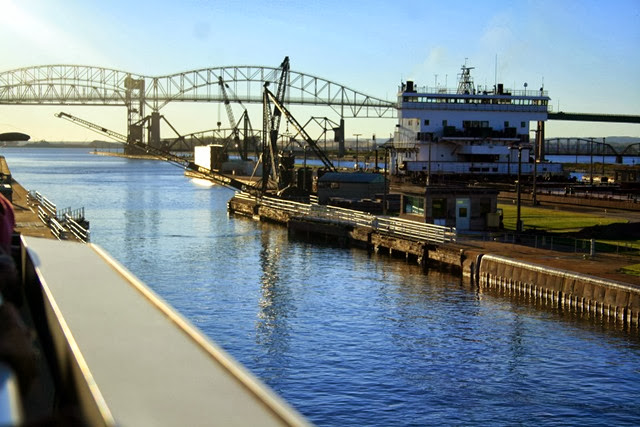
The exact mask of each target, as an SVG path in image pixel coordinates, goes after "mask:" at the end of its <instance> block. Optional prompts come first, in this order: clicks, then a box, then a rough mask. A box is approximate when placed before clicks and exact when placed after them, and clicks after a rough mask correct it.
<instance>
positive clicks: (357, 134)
mask: <svg viewBox="0 0 640 427" xmlns="http://www.w3.org/2000/svg"><path fill="white" fill-rule="evenodd" d="M360 135H362V134H361V133H354V134H353V136H355V137H356V169H360V164H359V163H358V137H360Z"/></svg>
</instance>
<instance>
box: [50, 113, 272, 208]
mask: <svg viewBox="0 0 640 427" xmlns="http://www.w3.org/2000/svg"><path fill="white" fill-rule="evenodd" d="M55 116H56V117H59V118H61V119H65V120H67V121H70V122H71V123H75V124H77V125H80V126H82V127H84V128H86V129H90V130H92V131H94V132H98V133H101V134H103V135H107V136H108V137H110V138H111V139H113V140H115V141H118V142H120V143H122V144H124V145H126V146H130V147H135V149H136V150H137V151H140V152H144V153H145V154H148V155H151V156H154V157H157V158H158V159H161V160H164V161H166V162H169V163H171V164H173V165H176V166H179V167H181V168H183V169H186V170H189V171H191V172H194V173H196V174H197V175H199V176H200V177H202V178H204V179H208V180H211V181H213V182H215V183H217V184H220V185H223V186H225V187H228V188H231V189H233V190H240V191H244V192H247V193H250V194H252V195H254V196H260V195H261V193H260V191H259V190H258V188H256V187H254V186H252V185H249V184H246V183H244V182H242V181H240V180H238V179H236V178H233V177H230V176H227V175H225V174H222V173H220V172H218V171H216V170H213V169H207V168H205V167H202V166H198V165H197V164H195V163H194V162H192V161H190V160H187V159H184V158H182V157H180V156H176V155H175V154H172V153H170V152H169V151H164V150H162V149H160V148H156V147H152V146H150V145H147V144H135V143H132V142H129V141H128V140H127V137H126V135H123V134H121V133H118V132H115V131H112V130H110V129H107V128H105V127H102V126H100V125H97V124H95V123H91V122H89V121H87V120H84V119H81V118H79V117H76V116H73V115H71V114H68V113H64V112H60V113H57V114H55Z"/></svg>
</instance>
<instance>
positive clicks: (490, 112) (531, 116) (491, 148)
mask: <svg viewBox="0 0 640 427" xmlns="http://www.w3.org/2000/svg"><path fill="white" fill-rule="evenodd" d="M471 70H473V67H467V66H466V64H465V65H463V66H462V70H461V73H460V75H459V76H458V86H457V88H456V89H447V88H444V87H435V88H433V87H431V88H429V87H418V86H417V85H416V84H415V82H413V81H407V82H406V83H403V84H402V85H401V87H400V89H399V93H398V124H397V125H396V130H395V135H394V140H393V147H394V153H393V154H392V163H391V169H392V171H393V172H394V173H396V174H406V175H412V176H414V177H416V176H417V177H425V178H426V177H427V176H428V177H429V178H431V177H437V176H439V175H452V174H456V175H459V176H461V177H466V176H469V175H472V176H474V177H479V176H487V175H489V176H496V177H497V176H500V175H502V176H505V175H506V176H508V175H514V174H517V172H518V156H519V155H520V156H521V162H520V163H521V165H520V168H521V172H522V173H525V174H531V173H532V171H533V168H534V159H533V157H534V156H533V145H532V144H533V139H534V138H531V139H530V123H531V122H537V123H538V124H539V125H540V124H543V123H544V121H546V120H547V112H548V108H549V101H550V98H549V96H548V95H547V92H546V91H545V90H544V88H540V89H539V90H528V89H527V84H526V83H525V84H524V88H523V89H521V90H513V89H505V88H504V85H503V84H501V83H500V84H496V85H495V86H493V87H491V88H489V87H481V86H478V87H476V85H475V84H474V82H473V79H472V77H471ZM537 173H538V175H546V176H549V175H559V174H562V165H560V164H553V163H548V162H542V163H538V165H537Z"/></svg>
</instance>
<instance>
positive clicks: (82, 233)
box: [64, 213, 90, 243]
mask: <svg viewBox="0 0 640 427" xmlns="http://www.w3.org/2000/svg"><path fill="white" fill-rule="evenodd" d="M82 218H84V215H83V216H82ZM64 223H65V224H66V225H67V227H68V228H69V231H70V232H71V234H73V235H74V236H75V237H76V239H78V240H80V241H81V242H83V243H87V242H89V240H90V233H89V230H88V229H87V228H85V227H83V226H82V225H81V224H79V223H78V222H77V221H76V220H75V219H74V218H73V217H72V216H71V214H68V213H65V214H64Z"/></svg>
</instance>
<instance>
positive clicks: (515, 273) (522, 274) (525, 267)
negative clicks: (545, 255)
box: [475, 255, 640, 325]
mask: <svg viewBox="0 0 640 427" xmlns="http://www.w3.org/2000/svg"><path fill="white" fill-rule="evenodd" d="M475 269H476V270H475V281H476V283H477V285H478V286H479V287H486V288H495V289H503V290H508V291H511V292H516V293H519V294H523V295H529V296H531V297H534V298H539V299H540V300H542V301H547V302H549V303H552V304H558V305H560V306H564V307H567V308H570V309H574V310H577V311H584V312H589V313H592V314H594V315H598V316H602V317H607V318H612V319H614V320H617V321H621V322H624V323H627V324H629V325H639V321H640V288H636V287H633V286H630V285H627V284H624V283H620V282H616V281H613V280H605V279H600V278H596V277H592V276H587V275H583V274H579V273H571V272H567V271H564V270H559V269H554V268H549V267H542V266H539V265H536V264H531V263H527V262H522V261H516V260H513V259H509V258H505V257H501V256H497V255H480V256H478V259H477V261H476V263H475Z"/></svg>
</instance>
